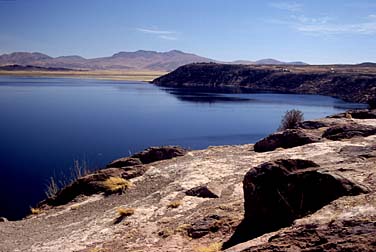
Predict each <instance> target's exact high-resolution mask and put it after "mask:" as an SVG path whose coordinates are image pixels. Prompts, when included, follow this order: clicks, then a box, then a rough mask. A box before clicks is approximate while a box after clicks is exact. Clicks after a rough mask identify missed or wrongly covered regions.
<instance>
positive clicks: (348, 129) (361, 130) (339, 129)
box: [322, 123, 376, 140]
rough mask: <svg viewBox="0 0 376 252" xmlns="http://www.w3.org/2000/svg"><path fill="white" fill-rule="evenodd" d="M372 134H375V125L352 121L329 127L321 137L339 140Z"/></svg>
mask: <svg viewBox="0 0 376 252" xmlns="http://www.w3.org/2000/svg"><path fill="white" fill-rule="evenodd" d="M374 134H376V127H373V126H369V125H362V124H356V123H353V124H343V125H337V126H333V127H330V128H329V129H327V130H326V131H325V132H324V134H323V135H322V137H324V138H327V139H330V140H341V139H349V138H352V137H355V136H362V137H367V136H370V135H374Z"/></svg>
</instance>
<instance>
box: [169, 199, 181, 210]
mask: <svg viewBox="0 0 376 252" xmlns="http://www.w3.org/2000/svg"><path fill="white" fill-rule="evenodd" d="M182 204H183V202H181V201H179V200H175V201H171V202H170V203H169V204H168V205H167V207H168V208H178V207H179V206H181V205H182Z"/></svg>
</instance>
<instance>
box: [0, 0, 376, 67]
mask: <svg viewBox="0 0 376 252" xmlns="http://www.w3.org/2000/svg"><path fill="white" fill-rule="evenodd" d="M139 49H143V50H156V51H168V50H172V49H177V50H182V51H185V52H191V53H196V54H199V55H201V56H205V57H209V58H213V59H217V60H228V61H229V60H237V59H247V60H257V59H261V58H276V59H280V60H284V61H297V60H301V61H305V62H308V63H311V64H315V63H316V64H319V63H359V62H364V61H374V62H375V61H376V1H375V0H353V1H350V0H314V1H313V0H310V1H303V0H301V1H278V0H266V1H252V0H181V1H180V0H158V1H157V0H62V1H58V0H0V53H9V52H14V51H28V52H35V51H37V52H42V53H46V54H49V55H51V56H61V55H81V56H84V57H87V58H93V57H101V56H109V55H112V54H114V53H116V52H119V51H135V50H139Z"/></svg>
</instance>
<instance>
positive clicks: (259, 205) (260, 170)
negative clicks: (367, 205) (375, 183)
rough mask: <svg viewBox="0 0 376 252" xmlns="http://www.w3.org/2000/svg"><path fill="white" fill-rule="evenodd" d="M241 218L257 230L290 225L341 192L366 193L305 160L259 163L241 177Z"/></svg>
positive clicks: (350, 193)
mask: <svg viewBox="0 0 376 252" xmlns="http://www.w3.org/2000/svg"><path fill="white" fill-rule="evenodd" d="M243 190H244V200H245V202H244V209H245V214H244V219H245V221H247V222H248V223H250V224H251V225H252V227H253V228H257V229H258V231H260V232H269V231H273V230H276V229H279V228H281V227H284V226H288V225H290V224H291V223H292V222H293V221H294V220H295V219H297V218H301V217H303V216H305V215H307V214H309V213H312V212H314V211H317V210H318V209H320V208H321V207H323V206H325V205H327V204H328V203H329V202H331V201H333V200H335V199H337V198H339V197H341V196H345V195H358V194H360V193H365V192H367V189H366V188H364V187H362V186H359V185H357V184H355V183H353V182H351V181H349V180H347V179H345V178H343V177H340V176H339V175H335V174H331V173H326V172H322V171H320V170H319V169H318V165H317V164H315V163H314V162H312V161H309V160H299V159H285V160H276V161H274V162H267V163H263V164H261V165H259V166H257V167H254V168H252V169H251V170H249V171H248V172H247V174H246V175H245V177H244V180H243Z"/></svg>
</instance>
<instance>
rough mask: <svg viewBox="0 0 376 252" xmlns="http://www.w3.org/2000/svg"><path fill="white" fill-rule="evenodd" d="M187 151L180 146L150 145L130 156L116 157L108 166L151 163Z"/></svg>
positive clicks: (183, 153)
mask: <svg viewBox="0 0 376 252" xmlns="http://www.w3.org/2000/svg"><path fill="white" fill-rule="evenodd" d="M186 153H187V150H186V149H184V148H182V147H180V146H162V147H150V148H148V149H146V150H144V151H142V152H139V153H136V154H134V155H132V156H130V157H126V158H120V159H116V160H114V161H112V162H111V163H109V164H108V165H107V167H108V168H109V167H127V166H133V165H139V164H149V163H152V162H156V161H160V160H165V159H170V158H174V157H179V156H184V155H185V154H186Z"/></svg>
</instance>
